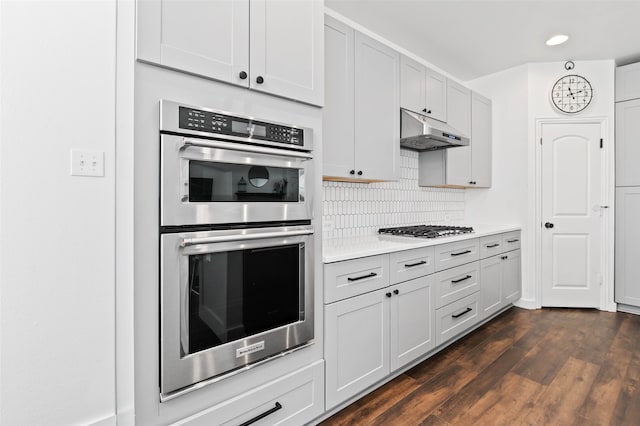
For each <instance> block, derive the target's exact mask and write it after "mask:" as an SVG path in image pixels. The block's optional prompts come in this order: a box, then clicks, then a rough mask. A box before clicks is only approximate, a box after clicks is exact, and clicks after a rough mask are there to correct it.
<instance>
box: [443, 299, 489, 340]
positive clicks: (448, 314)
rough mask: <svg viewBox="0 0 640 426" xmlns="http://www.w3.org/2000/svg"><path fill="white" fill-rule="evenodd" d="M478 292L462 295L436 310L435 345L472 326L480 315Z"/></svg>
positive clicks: (479, 318) (478, 319)
mask: <svg viewBox="0 0 640 426" xmlns="http://www.w3.org/2000/svg"><path fill="white" fill-rule="evenodd" d="M479 301H480V293H479V292H476V293H473V294H471V295H469V296H467V297H463V298H462V299H460V300H457V301H455V302H453V303H450V304H449V305H447V306H445V307H442V308H440V309H438V310H437V311H436V345H441V344H443V343H445V342H447V341H448V340H450V339H451V338H453V337H455V336H457V335H458V334H460V333H462V332H463V331H465V330H467V329H468V328H470V327H472V326H473V325H474V324H476V323H477V322H478V321H480V320H481V319H482V318H483V317H482V316H481V315H480V310H479V309H478V307H479V306H480V303H479Z"/></svg>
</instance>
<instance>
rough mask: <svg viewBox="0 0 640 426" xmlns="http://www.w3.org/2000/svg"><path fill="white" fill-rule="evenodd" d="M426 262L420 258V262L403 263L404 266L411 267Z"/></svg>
mask: <svg viewBox="0 0 640 426" xmlns="http://www.w3.org/2000/svg"><path fill="white" fill-rule="evenodd" d="M426 263H427V261H426V260H421V261H420V262H416V263H408V264H407V263H405V264H404V267H405V268H413V267H414V266H420V265H425V264H426Z"/></svg>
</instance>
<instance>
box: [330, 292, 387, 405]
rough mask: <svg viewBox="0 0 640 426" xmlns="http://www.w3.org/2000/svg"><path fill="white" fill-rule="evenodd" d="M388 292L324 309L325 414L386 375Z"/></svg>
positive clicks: (352, 299) (362, 297)
mask: <svg viewBox="0 0 640 426" xmlns="http://www.w3.org/2000/svg"><path fill="white" fill-rule="evenodd" d="M386 293H389V294H391V293H390V290H389V289H383V290H378V291H374V292H372V293H367V294H363V295H362V296H357V297H352V298H351V299H346V300H342V301H340V302H335V303H332V304H330V305H326V306H325V326H326V327H325V336H326V338H325V362H326V402H327V410H329V409H331V408H333V407H335V406H336V405H338V404H340V403H341V402H342V401H345V400H346V399H348V398H350V397H351V396H353V395H355V394H357V393H358V392H360V391H362V390H364V389H366V388H367V387H369V386H371V385H373V384H374V383H375V382H377V381H378V380H381V379H383V378H384V377H385V376H386V375H387V374H389V300H388V299H389V298H388V297H387V296H386Z"/></svg>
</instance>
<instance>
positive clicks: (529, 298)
mask: <svg viewBox="0 0 640 426" xmlns="http://www.w3.org/2000/svg"><path fill="white" fill-rule="evenodd" d="M575 65H576V67H575V69H574V70H573V71H572V73H575V74H580V75H583V76H585V77H586V78H587V79H588V80H589V81H590V82H591V84H592V85H593V88H594V98H593V100H592V102H591V105H589V107H588V109H587V110H585V111H584V112H582V113H580V114H573V115H572V117H575V118H592V117H602V118H604V119H605V126H607V129H606V133H607V134H608V135H609V137H608V138H606V139H607V142H606V143H607V147H606V149H605V152H604V155H605V158H606V162H607V163H608V168H609V175H607V176H606V177H605V182H604V185H605V188H610V189H611V190H605V194H604V196H605V198H604V201H605V202H607V203H608V204H609V205H611V206H613V179H612V177H613V167H614V163H613V160H614V159H613V144H614V134H613V123H614V74H615V65H614V62H613V60H603V61H576V62H575ZM565 74H567V71H565V69H564V62H549V63H530V64H527V65H523V66H519V67H515V68H511V69H509V70H506V71H502V72H499V73H495V74H492V75H489V76H485V77H482V78H479V79H476V80H473V81H470V82H467V85H468V86H469V87H471V88H472V89H473V90H476V91H478V92H480V93H482V94H484V95H486V96H488V97H489V98H491V99H492V101H493V132H494V134H493V187H492V188H491V189H485V190H483V189H478V190H473V191H468V193H467V215H466V219H467V220H468V221H470V222H483V221H489V220H491V221H507V222H513V221H517V222H518V223H521V224H522V225H523V236H522V237H523V246H522V247H523V248H522V256H523V264H522V267H523V295H522V300H521V301H520V304H521V305H523V306H526V307H539V306H540V301H539V300H538V299H539V297H538V288H537V287H536V286H537V284H536V280H537V277H536V274H537V266H536V265H537V264H536V257H535V256H536V246H535V234H536V231H537V230H538V228H537V227H538V226H539V224H538V220H537V218H536V209H537V205H538V201H537V199H536V184H537V177H536V155H537V150H538V145H537V141H538V138H539V136H538V135H537V134H536V120H539V119H549V118H552V119H553V118H567V115H565V114H561V113H559V112H557V111H556V110H555V109H554V108H553V106H552V104H551V101H550V96H549V92H550V90H551V88H552V86H553V83H554V82H555V81H557V79H558V78H560V77H561V76H562V75H565ZM607 214H609V215H610V216H609V217H606V218H605V221H604V224H603V226H604V228H605V234H607V233H608V234H611V235H612V232H613V211H612V209H609V212H608V213H607ZM605 253H606V257H607V259H605V261H604V263H603V270H604V275H605V285H604V288H605V292H604V294H603V296H604V298H605V304H604V306H603V307H604V308H607V309H610V308H611V303H612V302H613V268H612V265H613V238H610V240H609V241H608V245H607V246H606V247H605Z"/></svg>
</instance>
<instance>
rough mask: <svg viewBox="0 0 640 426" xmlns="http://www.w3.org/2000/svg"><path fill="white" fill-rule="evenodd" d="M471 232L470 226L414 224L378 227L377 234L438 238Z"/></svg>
mask: <svg viewBox="0 0 640 426" xmlns="http://www.w3.org/2000/svg"><path fill="white" fill-rule="evenodd" d="M472 232H473V228H472V227H471V226H446V225H445V226H442V225H416V226H399V227H397V228H380V229H378V233H379V234H387V235H397V236H401V237H419V238H438V237H450V236H453V235H459V234H469V233H472Z"/></svg>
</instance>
